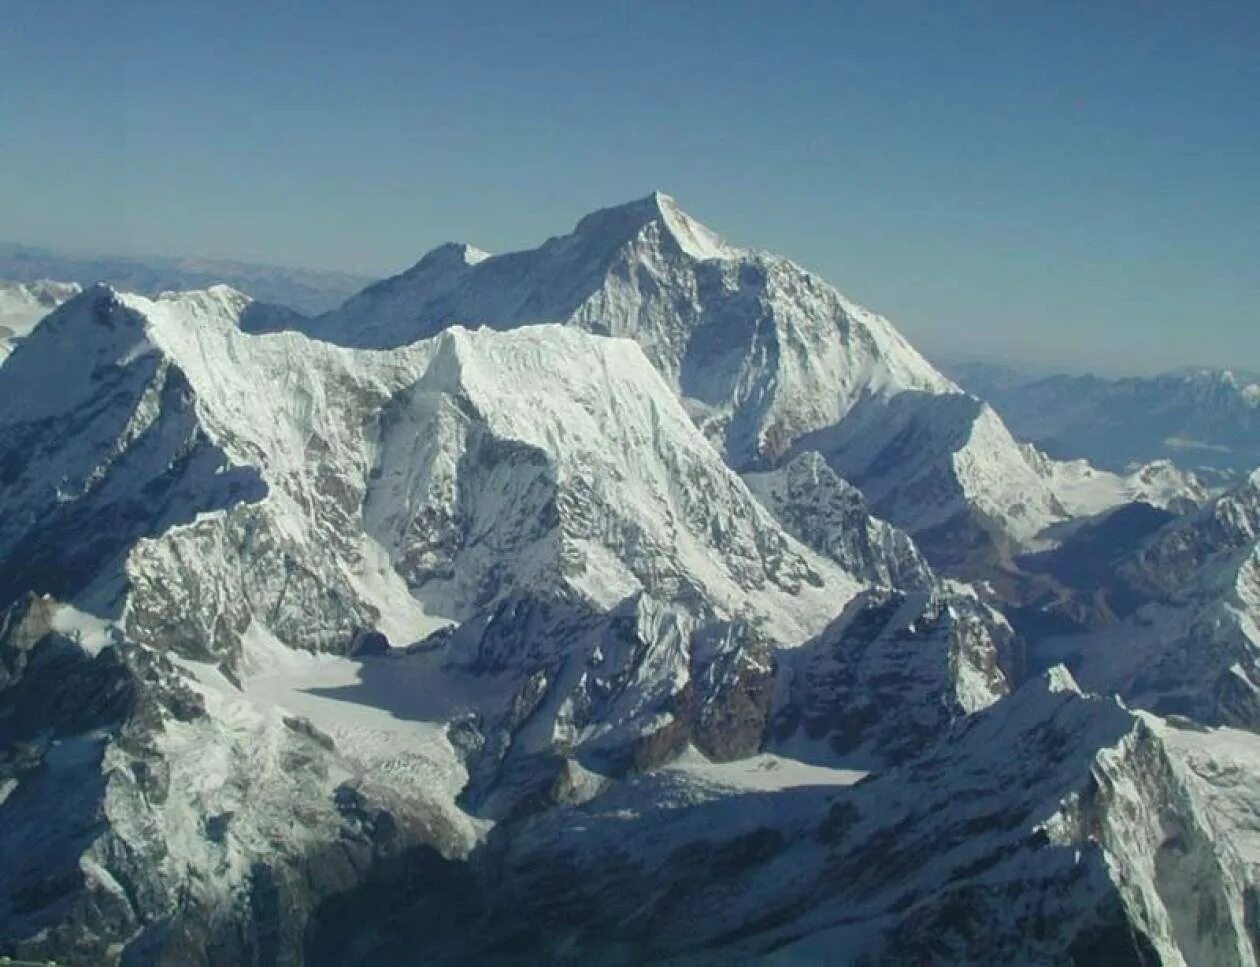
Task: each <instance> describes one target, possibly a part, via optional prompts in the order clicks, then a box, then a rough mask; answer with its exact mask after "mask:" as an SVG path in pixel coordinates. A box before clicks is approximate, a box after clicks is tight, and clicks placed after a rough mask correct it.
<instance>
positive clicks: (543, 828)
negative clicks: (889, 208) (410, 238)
mask: <svg viewBox="0 0 1260 967" xmlns="http://www.w3.org/2000/svg"><path fill="white" fill-rule="evenodd" d="M465 313H467V314H466V315H465ZM461 317H462V319H461ZM463 323H467V325H466V324H463ZM482 323H487V325H484V326H482V325H481V324H482ZM469 325H473V326H480V327H479V328H469V327H468V326H469ZM295 326H300V327H308V328H310V329H312V331H313V332H315V333H316V335H319V336H322V337H326V338H312V337H311V336H310V335H307V334H304V333H301V332H296V331H291V330H292V328H293V327H295ZM255 329H275V330H289V331H271V332H256V331H254V330H255ZM337 343H342V345H338V344H337ZM345 344H350V345H345ZM1197 487H1198V485H1197V482H1196V481H1194V480H1193V478H1191V477H1189V476H1186V475H1184V474H1181V473H1180V472H1178V471H1177V470H1176V469H1175V468H1173V467H1170V466H1154V467H1147V468H1144V469H1143V470H1142V471H1140V472H1138V473H1135V474H1131V475H1130V476H1128V477H1121V476H1119V475H1117V474H1113V473H1107V472H1105V471H1099V470H1096V469H1094V468H1093V467H1090V466H1089V465H1087V464H1085V463H1083V462H1073V463H1061V462H1056V461H1053V460H1050V459H1049V458H1047V457H1046V456H1045V455H1044V454H1041V453H1040V452H1038V451H1037V450H1035V449H1033V448H1032V447H1029V446H1026V445H1023V444H1019V443H1017V442H1016V441H1015V440H1014V439H1013V438H1012V437H1011V436H1010V434H1009V433H1008V432H1007V431H1006V429H1005V427H1004V426H1003V424H1002V422H1001V420H1000V419H998V417H997V416H996V414H994V412H993V411H992V410H991V409H989V408H988V407H987V406H986V405H985V404H983V403H981V402H980V401H979V400H977V399H975V398H974V397H971V396H968V395H966V394H964V393H962V392H960V391H959V390H958V389H957V388H956V387H954V386H953V384H951V383H949V382H948V381H947V380H945V379H944V378H943V377H941V376H940V375H939V374H938V373H936V371H935V370H933V369H932V368H931V367H930V366H929V365H928V364H927V363H925V362H924V361H923V360H922V358H921V357H919V356H918V355H917V354H916V353H915V352H914V350H913V349H911V348H910V347H909V346H908V345H906V344H905V342H904V340H902V339H901V338H900V337H899V336H898V335H897V334H896V333H895V331H894V330H893V329H892V328H891V326H889V325H888V323H887V322H885V321H884V320H882V319H880V318H879V317H877V316H874V315H872V314H870V313H868V312H866V311H865V310H862V309H860V308H859V307H856V306H853V305H852V304H851V303H848V302H847V301H845V300H844V299H843V297H841V296H839V295H838V294H837V293H835V292H834V290H832V289H830V288H829V287H828V286H826V285H825V284H824V283H822V282H820V281H819V280H817V279H816V278H815V277H813V276H812V275H810V274H809V273H807V272H805V271H804V270H802V269H799V268H798V267H796V266H794V265H792V264H791V263H788V262H785V261H783V260H780V259H776V258H774V257H773V256H768V255H763V254H760V253H754V252H749V251H746V250H742V249H736V248H734V247H732V246H729V245H727V244H726V243H724V242H722V241H721V240H720V239H718V238H717V237H716V236H715V235H713V233H711V232H710V231H709V230H708V229H705V228H704V227H703V226H701V225H699V224H698V223H696V222H695V221H694V220H692V219H690V218H689V217H688V216H686V215H684V214H683V213H682V212H680V211H679V210H678V209H677V207H676V206H675V205H673V203H672V202H671V201H670V200H669V199H667V198H665V197H664V196H652V197H651V198H649V199H646V200H644V201H643V202H639V203H635V204H632V205H629V206H622V207H621V208H617V209H609V210H607V211H604V212H599V213H596V214H595V215H592V216H589V217H588V218H587V219H584V220H583V222H582V223H581V224H579V226H578V228H577V230H576V231H575V232H574V233H573V234H572V235H569V236H565V237H563V238H559V239H553V240H551V241H549V242H547V243H546V244H544V245H543V246H542V247H540V248H539V249H538V250H536V251H534V252H527V253H519V254H516V255H510V256H499V257H492V256H487V255H485V254H484V253H480V252H477V251H476V250H472V249H470V248H467V247H453V246H452V247H445V248H443V249H439V250H437V251H436V252H435V253H431V254H430V255H429V256H427V257H426V258H425V260H424V261H422V262H421V263H420V265H419V266H417V267H416V268H415V269H413V270H412V271H411V272H409V273H406V274H404V276H402V277H399V278H398V279H394V280H390V281H388V282H386V283H382V284H381V285H379V286H375V287H372V288H370V289H368V290H366V291H365V292H364V293H362V294H361V295H360V296H357V297H355V299H353V300H351V302H350V303H347V305H346V306H345V307H343V309H342V310H338V311H337V312H334V313H332V314H330V315H328V316H325V317H321V318H319V319H315V320H310V321H307V320H302V319H300V318H298V317H296V316H295V315H293V314H291V313H283V314H280V313H277V311H276V310H274V309H273V308H269V307H261V308H260V306H259V303H257V302H254V301H253V300H251V299H250V298H249V297H248V296H246V295H244V294H242V293H241V292H239V291H236V290H234V289H231V288H228V287H226V286H215V287H212V288H210V289H208V290H204V291H194V292H182V293H168V294H165V295H162V296H160V297H156V298H149V297H146V296H141V295H135V294H128V293H122V292H118V291H115V290H113V289H111V288H109V287H106V286H102V285H98V286H92V287H90V288H88V289H87V290H85V291H83V292H81V293H79V294H77V295H75V296H74V297H73V298H70V299H69V300H68V301H67V302H65V304H63V305H62V306H61V307H60V308H58V309H56V310H55V311H54V312H52V313H51V314H50V315H48V316H47V317H46V318H45V319H44V320H43V321H42V322H41V323H40V324H39V325H38V326H36V327H35V328H34V329H33V330H32V331H30V333H29V335H27V336H26V337H25V338H23V339H21V340H20V341H19V342H18V343H17V345H16V348H15V349H14V351H13V353H12V355H11V356H10V357H9V359H8V360H7V361H6V362H5V364H4V365H3V366H2V367H0V954H3V955H10V956H19V957H24V958H27V959H32V958H34V959H46V958H54V957H55V958H57V959H59V960H67V961H69V962H80V961H82V962H90V963H106V964H131V963H152V964H159V965H174V964H187V963H201V964H207V965H210V964H223V963H275V964H298V963H315V964H318V963H330V964H331V963H337V964H347V963H382V962H384V963H391V962H409V961H410V960H413V959H414V958H415V956H416V954H417V951H423V952H424V957H425V958H426V959H427V960H430V961H432V962H438V963H443V962H469V961H470V960H477V961H490V962H495V961H503V962H530V963H533V962H540V961H542V962H548V961H560V962H568V961H574V960H592V961H606V962H656V961H671V962H679V961H680V960H681V962H696V963H711V962H715V961H721V962H730V961H735V962H745V961H749V960H754V961H762V960H764V961H767V962H781V963H815V962H819V961H831V962H852V961H855V960H856V959H857V958H859V957H861V956H865V957H867V958H868V959H869V960H870V961H871V962H876V963H878V962H919V961H926V962H957V963H991V962H993V961H994V960H1002V961H1011V962H1046V963H1068V962H1077V963H1096V962H1135V963H1148V962H1149V963H1154V962H1159V963H1169V964H1200V963H1202V964H1240V963H1242V964H1247V963H1255V959H1256V958H1255V953H1254V948H1253V946H1252V944H1253V935H1254V929H1253V928H1252V927H1251V922H1252V919H1253V918H1252V906H1253V905H1254V899H1253V898H1254V896H1255V895H1257V894H1256V890H1257V876H1256V869H1257V867H1256V864H1257V857H1260V846H1258V845H1257V844H1258V843H1260V839H1257V827H1256V822H1255V820H1254V816H1253V812H1254V810H1253V809H1252V808H1251V805H1250V798H1249V797H1251V798H1254V795H1255V793H1256V792H1257V790H1260V769H1257V767H1256V761H1258V760H1257V759H1256V753H1257V752H1260V748H1258V747H1257V742H1256V739H1255V735H1254V732H1253V731H1247V730H1258V731H1260V716H1257V715H1255V713H1254V711H1253V710H1254V709H1255V708H1257V707H1260V706H1257V705H1256V703H1255V702H1254V698H1253V696H1254V694H1256V688H1257V686H1260V673H1257V672H1256V669H1255V655H1256V651H1255V646H1256V643H1257V641H1260V637H1258V636H1257V635H1256V634H1255V628H1256V626H1257V620H1258V616H1257V608H1258V603H1260V583H1258V582H1257V579H1256V574H1258V573H1260V563H1257V562H1258V561H1260V558H1257V554H1258V553H1260V551H1257V543H1256V542H1257V534H1258V533H1260V476H1256V477H1253V478H1252V479H1251V480H1250V481H1249V482H1248V484H1247V485H1246V486H1244V487H1242V488H1239V489H1237V490H1235V491H1234V492H1232V493H1230V494H1227V495H1224V496H1218V497H1215V498H1213V499H1209V495H1208V494H1207V493H1206V492H1205V491H1203V490H1202V489H1196V488H1197ZM1136 499H1144V500H1149V501H1152V502H1155V503H1158V504H1159V505H1160V507H1163V508H1167V509H1156V508H1154V507H1152V506H1149V505H1148V504H1133V503H1126V502H1128V501H1133V500H1136ZM1121 503H1125V504H1126V506H1125V507H1124V508H1123V509H1121V510H1118V511H1115V510H1111V508H1113V507H1114V506H1115V505H1117V504H1121ZM1200 503H1202V505H1203V506H1202V507H1199V506H1198V505H1199V504H1200ZM1178 515H1181V516H1178ZM1130 517H1138V518H1141V519H1140V520H1136V521H1130V520H1129V518H1130ZM1086 518H1088V519H1086ZM1048 524H1057V526H1056V527H1053V528H1051V529H1050V530H1049V531H1047V530H1046V525H1048ZM1108 535H1120V537H1125V536H1126V535H1127V538H1128V541H1127V542H1124V541H1121V543H1124V549H1123V552H1122V553H1118V554H1117V558H1116V560H1115V561H1114V562H1113V561H1111V560H1107V561H1105V562H1103V564H1101V565H1099V566H1097V568H1096V570H1097V571H1098V573H1099V575H1101V577H1100V580H1099V583H1100V584H1101V583H1103V582H1106V583H1107V586H1106V587H1100V588H1097V589H1093V590H1094V591H1096V593H1097V595H1098V597H1099V598H1100V600H1101V599H1107V596H1108V595H1111V594H1114V595H1117V596H1118V595H1119V594H1120V591H1118V590H1115V588H1119V587H1121V586H1123V589H1124V594H1125V595H1127V597H1126V598H1125V604H1126V607H1120V606H1119V605H1117V606H1116V607H1115V608H1113V609H1112V610H1111V611H1109V612H1107V613H1108V615H1109V616H1111V617H1114V619H1115V624H1116V627H1115V628H1114V629H1111V630H1112V631H1114V632H1115V634H1116V637H1115V639H1114V640H1111V639H1109V640H1108V641H1103V642H1102V643H1101V644H1099V642H1100V640H1101V639H1099V638H1098V634H1099V632H1098V629H1096V628H1094V629H1090V632H1091V633H1090V635H1089V636H1088V637H1087V636H1082V635H1076V636H1074V637H1072V638H1071V639H1062V640H1051V641H1047V640H1045V639H1044V638H1039V639H1038V640H1036V641H1035V642H1034V648H1033V650H1032V653H1031V654H1028V653H1026V650H1025V643H1024V641H1023V639H1022V638H1021V636H1020V635H1019V634H1017V633H1016V631H1015V630H1014V627H1013V626H1012V623H1011V622H1010V621H1008V618H1007V617H1006V616H1005V615H1004V614H1003V613H1002V609H1003V608H1005V607H1007V606H1008V605H1009V604H1010V602H1009V601H1006V600H1004V599H1003V597H1002V595H1003V593H1004V592H1003V587H1002V586H1000V585H998V584H986V585H983V586H981V585H977V586H975V587H973V586H970V585H967V584H963V583H960V582H957V581H955V580H951V579H948V578H945V577H942V576H941V573H940V571H939V570H938V569H937V568H936V567H934V565H933V564H932V563H930V561H931V560H932V559H933V558H934V559H935V560H936V561H941V562H944V563H945V564H946V565H948V566H962V565H966V564H967V563H968V562H971V561H974V560H980V559H984V560H990V561H991V560H992V559H993V556H994V553H995V549H996V551H997V552H998V553H999V556H1000V555H1005V554H1008V553H1010V552H1012V551H1013V550H1014V549H1017V548H1019V549H1028V548H1035V549H1037V550H1039V551H1040V553H1041V555H1043V556H1050V557H1054V555H1058V556H1057V557H1055V558H1054V560H1055V561H1057V562H1058V565H1060V566H1062V567H1063V568H1066V569H1067V571H1069V572H1071V571H1072V570H1073V567H1072V562H1073V561H1075V560H1078V559H1079V555H1086V556H1090V555H1092V557H1095V558H1096V557H1097V556H1098V555H1097V554H1093V551H1095V550H1097V546H1096V544H1095V545H1090V544H1089V541H1091V540H1094V541H1095V542H1097V541H1104V542H1105V541H1107V540H1109V537H1108ZM916 537H917V538H925V539H927V540H928V541H929V542H930V548H931V549H932V554H930V555H929V554H925V553H923V552H921V551H920V549H919V545H918V543H917V542H916ZM1117 540H1119V538H1117ZM1073 554H1076V555H1078V557H1077V558H1073V556H1072V555H1073ZM1023 560H1024V558H1020V560H1019V561H1018V562H1016V561H1008V563H1011V564H1012V566H1014V565H1015V564H1020V563H1022V561H1023ZM1047 568H1048V569H1049V566H1048V565H1047ZM1059 577H1063V576H1062V575H1059ZM1069 578H1072V574H1070V573H1069V574H1068V575H1067V577H1066V578H1063V580H1062V581H1060V583H1059V585H1053V584H1052V583H1050V579H1047V583H1046V585H1045V586H1046V587H1060V588H1063V589H1066V590H1065V593H1067V591H1072V592H1076V591H1078V590H1079V591H1081V593H1082V594H1084V593H1085V591H1084V590H1082V589H1078V588H1076V587H1075V586H1074V585H1072V586H1070V587H1069V585H1071V582H1070V580H1068V579H1069ZM1055 580H1058V577H1056V578H1055ZM1078 583H1082V582H1078ZM1113 586H1114V587H1113ZM1091 593H1093V592H1091ZM1102 610H1103V609H1102V608H1101V607H1100V608H1099V611H1100V613H1101V611H1102ZM1011 613H1014V609H1012V612H1011ZM1170 629H1172V631H1174V632H1176V634H1172V633H1168V632H1169V630H1170ZM1182 632H1184V634H1182ZM1108 642H1110V644H1111V645H1115V643H1116V642H1119V646H1117V647H1110V646H1109V644H1108ZM1059 656H1062V657H1064V658H1066V659H1068V660H1070V661H1071V662H1072V664H1073V666H1074V667H1075V669H1076V670H1077V671H1078V672H1079V675H1080V678H1081V679H1082V680H1083V681H1084V683H1085V685H1086V687H1088V688H1093V689H1097V690H1099V691H1102V692H1105V693H1111V692H1113V691H1120V692H1122V694H1123V695H1124V696H1125V698H1126V701H1128V702H1129V703H1130V704H1131V705H1138V706H1140V707H1142V708H1144V709H1146V710H1145V711H1140V712H1135V711H1131V710H1130V709H1129V708H1128V707H1126V705H1124V704H1122V703H1121V702H1120V701H1117V700H1115V699H1111V698H1101V697H1096V696H1092V695H1088V694H1085V693H1084V692H1082V690H1081V688H1079V687H1078V686H1077V684H1076V681H1075V680H1074V679H1073V677H1072V675H1071V674H1070V673H1069V672H1068V671H1066V670H1065V669H1063V668H1061V667H1057V666H1056V667H1054V668H1051V669H1050V670H1049V671H1046V672H1044V674H1041V675H1032V676H1030V674H1029V671H1028V669H1029V666H1030V664H1031V665H1034V666H1040V665H1045V664H1048V663H1049V662H1050V661H1051V660H1052V659H1055V658H1057V657H1059ZM1156 713H1159V714H1167V715H1170V716H1173V717H1172V719H1171V721H1165V720H1164V719H1162V718H1159V717H1158V715H1157V714H1156ZM1173 713H1175V716H1174V715H1173ZM1176 716H1180V718H1178V717H1176ZM1222 725H1227V726H1230V727H1229V728H1224V727H1220V726H1222Z"/></svg>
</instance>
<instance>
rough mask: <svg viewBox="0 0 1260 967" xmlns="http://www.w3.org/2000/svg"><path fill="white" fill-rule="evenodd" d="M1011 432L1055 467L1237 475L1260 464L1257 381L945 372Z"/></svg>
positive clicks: (1211, 375) (1237, 375)
mask: <svg viewBox="0 0 1260 967" xmlns="http://www.w3.org/2000/svg"><path fill="white" fill-rule="evenodd" d="M945 369H946V372H948V373H949V374H950V375H951V376H952V377H953V378H954V379H955V380H956V381H957V382H958V383H959V384H960V385H961V386H962V387H963V388H964V389H966V390H967V391H968V392H970V393H974V394H975V395H976V396H978V397H980V398H981V399H984V400H987V401H988V402H989V403H991V404H993V406H994V407H995V408H996V409H997V411H998V412H999V413H1001V415H1002V418H1003V420H1005V421H1006V424H1007V426H1009V427H1010V428H1011V432H1012V433H1014V434H1015V435H1016V436H1017V437H1019V438H1020V439H1021V440H1027V441H1028V442H1030V443H1033V444H1035V445H1036V446H1037V447H1039V448H1040V449H1042V450H1044V451H1045V452H1046V453H1048V454H1049V455H1051V456H1053V457H1057V458H1059V459H1065V460H1066V459H1075V458H1083V459H1086V460H1089V461H1090V462H1091V463H1093V464H1095V465H1097V466H1099V467H1104V468H1107V469H1110V470H1115V471H1124V470H1125V469H1126V468H1127V467H1129V466H1130V465H1132V464H1135V463H1147V462H1149V461H1153V460H1171V461H1173V462H1174V463H1176V464H1178V465H1179V466H1182V467H1185V468H1189V469H1194V470H1198V471H1206V472H1208V473H1209V474H1211V473H1224V474H1226V475H1229V476H1237V475H1239V474H1243V473H1246V472H1248V471H1250V470H1252V469H1254V468H1255V467H1257V466H1260V376H1257V375H1255V374H1251V373H1247V372H1244V371H1240V370H1224V369H1219V370H1210V369H1186V370H1179V371H1175V372H1170V373H1164V374H1161V375H1158V376H1149V377H1126V378H1106V377H1101V376H1088V375H1058V376H1043V377H1028V376H1025V375H1023V374H1022V373H1020V372H1019V371H1018V370H1016V369H1013V368H1009V367H1004V366H1000V365H994V364H990V363H961V364H957V365H953V366H947V367H945Z"/></svg>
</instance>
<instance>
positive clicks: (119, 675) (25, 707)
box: [0, 597, 470, 965]
mask: <svg viewBox="0 0 1260 967" xmlns="http://www.w3.org/2000/svg"><path fill="white" fill-rule="evenodd" d="M64 613H65V608H64V606H62V605H59V604H58V603H57V602H55V601H53V600H52V599H50V598H35V597H31V598H27V599H25V600H23V601H22V602H20V603H19V604H18V605H16V606H14V607H13V608H11V609H10V610H9V611H8V612H7V614H6V615H5V618H4V621H3V628H2V629H0V666H3V668H4V669H5V672H6V674H7V678H6V680H5V681H4V682H3V683H2V685H0V793H2V795H0V810H2V812H0V815H3V817H4V822H3V823H0V924H2V925H3V926H2V928H0V938H3V939H2V944H3V947H4V949H5V950H6V952H8V953H10V954H15V955H17V956H20V957H24V958H28V959H29V958H44V957H57V958H58V959H64V960H68V961H70V962H87V963H111V962H116V961H117V960H118V958H119V957H120V956H121V957H123V958H124V960H125V961H126V962H135V963H140V962H143V963H155V964H172V965H173V964H181V963H189V962H202V963H242V962H259V963H277V964H283V963H299V962H300V959H301V958H300V949H301V942H302V936H303V933H304V931H305V929H306V922H307V916H308V914H309V911H310V909H311V908H312V907H313V906H314V905H316V904H317V903H318V902H319V901H320V899H321V898H323V897H326V896H329V895H332V894H336V893H340V892H344V891H347V890H350V889H353V888H354V887H355V886H357V885H358V884H359V883H360V882H361V881H362V879H363V877H364V875H365V874H366V871H367V870H368V869H370V868H371V866H372V865H373V864H375V863H378V862H382V861H384V860H385V859H387V858H388V857H389V856H391V855H392V854H393V853H395V852H398V851H400V850H402V849H403V848H404V847H407V848H410V849H415V848H417V847H418V846H419V845H420V844H425V845H426V846H427V847H428V848H430V849H432V850H434V851H436V852H441V853H443V854H445V855H448V856H456V855H459V854H461V852H466V851H467V849H468V848H469V845H470V843H469V841H468V838H467V834H466V832H465V831H464V830H462V829H460V828H459V827H458V826H457V825H455V824H453V823H451V821H450V820H448V819H446V818H445V817H444V814H443V811H442V809H441V808H440V807H438V806H437V805H435V804H431V803H429V802H427V801H426V797H425V794H424V792H423V790H419V789H407V790H401V789H398V788H392V787H391V786H390V785H389V782H388V779H386V778H384V777H376V776H373V777H364V776H357V775H355V773H354V772H353V771H351V768H352V767H351V768H348V766H347V763H345V762H344V761H343V760H342V759H341V758H340V756H339V755H338V754H337V752H336V750H335V749H334V748H333V747H332V745H331V743H330V742H329V741H328V740H327V738H326V737H322V736H320V735H318V734H317V733H315V732H313V731H311V730H310V729H309V727H306V728H304V727H303V726H302V723H301V722H300V721H298V720H296V719H282V717H281V716H280V715H278V714H277V715H270V716H268V715H263V714H260V713H259V712H258V711H257V710H256V709H253V708H251V707H250V706H249V705H248V704H247V703H246V702H244V701H243V700H242V699H241V698H240V697H239V696H233V695H232V690H231V689H230V688H225V689H216V688H213V687H208V686H206V685H204V684H202V683H201V682H198V681H197V680H196V679H195V678H193V677H192V676H191V675H190V674H189V673H188V672H186V671H184V670H183V669H182V668H181V667H180V666H179V665H178V664H176V663H175V662H173V661H172V660H171V659H170V658H168V657H167V656H165V655H163V654H162V653H160V652H157V651H155V650H153V649H150V648H147V647H145V646H142V645H139V644H137V643H135V642H131V641H125V640H115V641H112V642H109V643H104V644H102V643H100V642H92V643H89V644H84V643H83V641H82V640H79V641H76V640H74V639H73V638H71V637H69V636H68V634H67V633H66V632H62V631H58V630H57V626H58V624H59V623H60V622H61V621H62V620H63V619H64V617H65V614H64Z"/></svg>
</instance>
